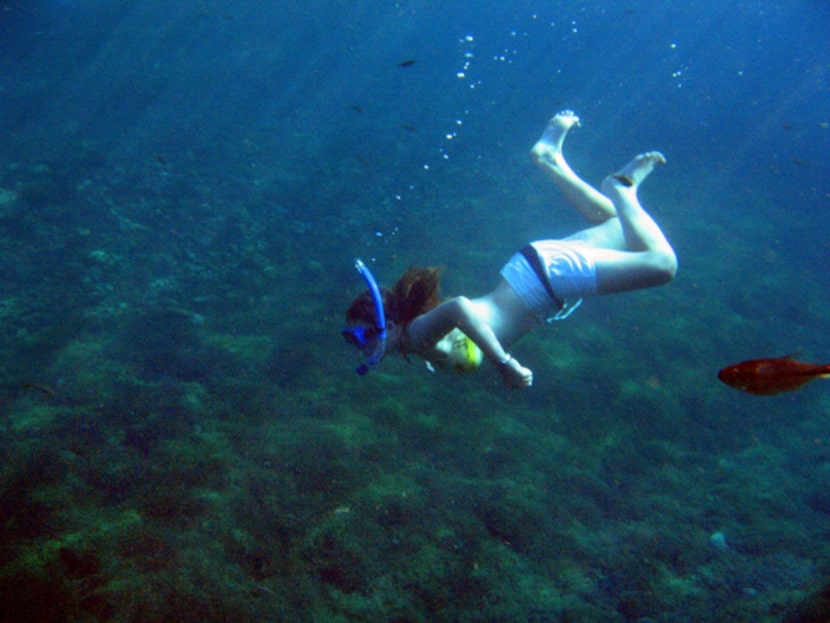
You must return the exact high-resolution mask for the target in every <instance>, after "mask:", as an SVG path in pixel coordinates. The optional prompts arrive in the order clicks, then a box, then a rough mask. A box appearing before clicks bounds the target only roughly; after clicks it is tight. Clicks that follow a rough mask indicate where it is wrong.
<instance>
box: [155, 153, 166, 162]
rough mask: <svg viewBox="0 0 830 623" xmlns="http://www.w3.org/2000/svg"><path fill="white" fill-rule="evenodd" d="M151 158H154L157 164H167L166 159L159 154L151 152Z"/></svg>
mask: <svg viewBox="0 0 830 623" xmlns="http://www.w3.org/2000/svg"><path fill="white" fill-rule="evenodd" d="M153 160H155V161H156V162H158V163H159V164H167V160H165V159H164V156H162V155H161V154H153Z"/></svg>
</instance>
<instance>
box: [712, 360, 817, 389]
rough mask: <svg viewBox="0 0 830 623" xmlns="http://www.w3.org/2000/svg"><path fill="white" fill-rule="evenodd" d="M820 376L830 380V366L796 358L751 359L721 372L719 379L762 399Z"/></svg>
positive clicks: (795, 387)
mask: <svg viewBox="0 0 830 623" xmlns="http://www.w3.org/2000/svg"><path fill="white" fill-rule="evenodd" d="M819 376H830V364H825V365H821V364H816V363H805V362H803V361H796V360H795V359H793V358H792V355H787V356H786V357H777V358H775V359H750V360H748V361H742V362H741V363H736V364H735V365H734V366H727V367H726V368H724V369H723V370H721V371H720V372H718V378H719V379H720V380H721V381H723V382H724V383H726V384H727V385H729V387H734V388H735V389H740V390H741V391H744V392H749V393H750V394H762V395H771V394H778V393H781V392H791V391H793V390H796V389H798V388H799V387H801V386H802V385H804V384H805V383H809V382H810V381H812V380H813V379H814V378H816V377H819Z"/></svg>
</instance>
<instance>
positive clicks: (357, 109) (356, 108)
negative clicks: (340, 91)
mask: <svg viewBox="0 0 830 623" xmlns="http://www.w3.org/2000/svg"><path fill="white" fill-rule="evenodd" d="M349 108H351V109H352V110H353V111H355V112H357V113H362V112H366V109H365V108H363V106H361V105H360V104H349Z"/></svg>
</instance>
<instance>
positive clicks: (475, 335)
mask: <svg viewBox="0 0 830 623" xmlns="http://www.w3.org/2000/svg"><path fill="white" fill-rule="evenodd" d="M578 124H579V118H578V117H577V116H576V115H575V114H574V113H573V112H572V111H569V110H564V111H562V112H560V113H558V114H557V115H555V116H554V117H553V118H552V119H551V120H550V121H549V122H548V125H547V128H545V131H544V132H543V134H542V137H541V138H540V139H539V141H538V142H537V143H536V144H535V145H534V146H533V148H532V149H531V152H530V156H531V159H532V160H533V161H534V162H535V163H536V164H537V165H538V166H539V167H540V168H541V169H542V171H544V172H545V173H546V174H547V175H548V176H549V177H550V178H551V179H552V180H553V181H554V182H555V183H556V185H557V186H558V187H559V189H560V190H561V191H562V193H563V194H564V195H565V197H566V198H567V199H568V201H569V202H570V203H572V204H573V205H574V207H576V209H577V210H578V211H579V212H580V214H582V215H583V216H584V217H585V218H586V219H587V220H588V221H589V222H590V223H592V224H593V226H592V227H589V228H588V229H584V230H582V231H579V232H577V233H576V234H573V235H571V236H568V237H567V238H564V239H561V240H539V241H536V242H533V243H531V244H529V245H527V246H526V247H524V248H523V249H521V250H520V251H519V252H518V253H516V254H515V255H514V256H513V257H511V258H510V260H508V262H507V264H505V266H504V267H503V268H502V269H501V277H502V279H501V281H500V283H499V284H498V286H496V289H495V290H493V291H492V292H490V293H489V294H486V295H484V296H481V297H478V298H474V299H469V298H467V297H465V296H457V297H454V298H451V299H448V300H446V301H443V302H442V301H440V299H439V295H438V285H439V274H438V271H437V270H436V269H434V268H418V267H413V268H410V269H409V270H407V271H406V273H404V275H403V276H402V277H401V278H400V279H399V280H398V281H397V283H396V284H395V285H394V286H393V288H392V289H391V290H390V289H386V288H383V289H381V288H378V286H377V283H376V282H375V280H374V277H373V276H372V273H371V272H370V271H369V269H368V268H367V267H366V266H365V265H364V264H363V263H362V262H360V260H357V263H356V267H357V269H358V271H359V272H360V274H361V275H362V276H363V278H364V280H365V281H366V284H367V286H368V287H369V289H368V290H366V291H364V292H362V293H361V294H360V295H358V297H357V298H356V299H355V300H354V301H352V304H351V305H350V306H349V309H348V310H347V312H346V323H347V327H346V329H345V330H344V331H343V336H344V337H345V338H346V340H347V341H348V342H349V343H350V344H353V345H354V346H355V347H357V348H358V349H359V350H361V351H362V353H363V354H364V356H365V357H366V363H364V364H363V365H361V366H360V367H359V368H358V373H360V374H365V373H366V372H367V371H368V370H369V366H373V365H375V364H377V363H379V362H380V360H381V359H383V357H384V355H385V354H386V353H388V352H392V351H394V352H397V353H398V354H400V355H403V356H407V355H417V356H419V357H422V358H423V359H425V360H426V361H427V365H428V366H429V367H430V368H433V367H434V368H440V369H444V370H451V371H454V372H461V373H464V372H469V371H472V370H474V369H476V368H477V367H478V366H479V365H480V363H481V361H482V360H483V359H484V358H486V359H488V360H489V361H491V362H492V363H493V364H494V365H495V366H496V369H497V370H498V371H499V373H500V374H501V376H502V379H503V380H504V383H505V385H507V387H510V388H518V387H529V386H530V385H532V384H533V372H531V370H530V369H528V368H526V367H524V366H522V365H521V364H520V363H519V362H518V361H517V360H516V359H515V358H514V357H512V356H511V355H510V353H509V352H508V349H509V348H510V347H511V346H512V345H513V343H514V342H516V340H518V339H519V338H520V337H522V336H523V335H524V334H525V333H527V332H529V331H530V330H531V329H532V328H533V327H535V326H536V325H537V324H539V323H540V322H541V321H544V320H548V321H552V320H561V319H564V318H566V317H567V316H568V315H570V313H571V312H573V311H574V309H576V307H577V306H578V305H579V303H581V301H582V299H583V298H586V297H590V296H595V295H598V294H610V293H612V292H625V291H627V290H636V289H639V288H648V287H651V286H657V285H661V284H664V283H666V282H668V281H670V280H671V279H672V278H673V277H674V274H675V272H676V270H677V258H676V257H675V254H674V250H673V249H672V247H671V245H670V244H669V242H668V241H667V240H666V237H665V236H664V235H663V232H662V231H661V230H660V228H659V227H658V225H657V224H656V223H655V222H654V220H652V218H651V217H650V216H649V215H648V214H647V213H646V211H645V210H644V209H643V207H642V206H641V205H640V202H639V200H638V198H637V189H638V188H639V186H640V184H641V183H642V182H643V180H644V179H645V178H646V177H648V175H649V174H650V173H651V172H652V170H653V169H654V167H655V166H658V165H661V164H664V163H665V158H664V157H663V155H662V154H661V153H660V152H657V151H651V152H647V153H644V154H640V155H638V156H635V157H634V159H633V160H631V162H629V163H628V164H627V165H626V166H625V167H623V168H622V169H621V170H620V171H618V172H617V173H615V174H613V175H609V176H608V177H607V178H605V180H604V181H603V182H602V185H601V192H600V191H598V190H597V189H595V188H593V187H592V186H590V185H589V184H588V183H587V182H585V181H583V180H582V179H580V178H579V176H577V175H576V173H574V172H573V170H572V169H571V168H570V166H568V163H567V162H566V161H565V157H564V155H563V153H562V143H563V141H564V140H565V136H566V135H567V133H568V130H570V129H571V128H572V127H573V126H575V125H578Z"/></svg>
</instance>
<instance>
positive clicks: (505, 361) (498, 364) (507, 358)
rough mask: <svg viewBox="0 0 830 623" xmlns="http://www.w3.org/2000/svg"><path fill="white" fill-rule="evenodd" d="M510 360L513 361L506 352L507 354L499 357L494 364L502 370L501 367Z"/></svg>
mask: <svg viewBox="0 0 830 623" xmlns="http://www.w3.org/2000/svg"><path fill="white" fill-rule="evenodd" d="M511 361H513V357H512V356H511V355H510V353H507V354H506V355H505V356H504V359H501V360H500V361H499V362H498V363H497V364H496V367H497V368H498V369H499V370H503V369H504V368H505V367H506V366H507V364H508V363H510V362H511Z"/></svg>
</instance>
